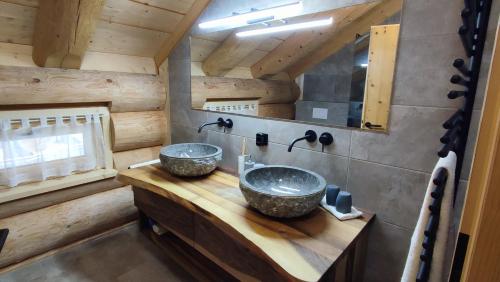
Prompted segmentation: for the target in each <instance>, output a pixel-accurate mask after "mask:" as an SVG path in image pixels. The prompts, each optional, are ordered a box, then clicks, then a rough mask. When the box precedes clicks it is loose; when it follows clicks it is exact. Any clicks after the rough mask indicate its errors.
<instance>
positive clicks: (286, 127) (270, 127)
mask: <svg viewBox="0 0 500 282" xmlns="http://www.w3.org/2000/svg"><path fill="white" fill-rule="evenodd" d="M218 117H223V118H224V119H226V118H230V119H232V120H233V122H234V126H233V128H232V129H230V130H228V131H227V132H228V133H230V134H234V135H240V136H245V137H250V138H255V134H257V133H258V132H264V133H268V134H269V141H270V142H274V143H278V144H283V145H288V144H290V142H291V141H292V140H293V139H295V138H298V137H302V136H304V134H305V132H306V131H307V130H309V129H311V130H314V131H315V132H316V134H317V135H318V137H319V136H320V135H321V134H322V133H323V132H329V133H331V134H332V135H333V139H334V143H333V144H332V145H330V146H327V147H325V153H329V154H335V155H340V156H349V144H350V138H351V130H348V129H340V128H331V127H324V126H317V125H309V124H301V123H291V122H289V121H280V120H269V119H261V118H254V117H246V116H237V115H228V114H222V113H213V112H209V113H208V118H207V120H208V121H216V120H217V118H218ZM292 125H293V126H292ZM211 129H215V130H217V131H223V129H222V128H215V127H211ZM295 146H296V147H298V148H303V149H308V150H314V151H321V144H320V143H319V142H315V143H312V144H309V143H307V142H306V141H301V142H298V143H296V145H295Z"/></svg>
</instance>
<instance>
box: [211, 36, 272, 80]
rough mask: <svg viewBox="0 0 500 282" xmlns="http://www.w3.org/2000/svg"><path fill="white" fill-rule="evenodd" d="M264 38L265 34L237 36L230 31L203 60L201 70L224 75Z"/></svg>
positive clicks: (213, 74)
mask: <svg viewBox="0 0 500 282" xmlns="http://www.w3.org/2000/svg"><path fill="white" fill-rule="evenodd" d="M264 39H266V37H265V36H258V37H255V38H239V37H237V36H236V33H232V34H231V35H229V36H228V37H227V38H226V39H225V40H224V42H222V43H221V44H220V45H219V47H217V48H216V49H215V50H214V51H213V52H212V53H210V55H208V57H207V58H206V59H205V60H204V61H203V64H202V69H203V72H204V73H205V74H206V75H207V76H224V75H225V74H226V73H228V72H229V71H230V70H232V69H233V68H234V67H236V66H237V65H238V64H239V63H241V61H243V59H245V58H246V57H247V56H248V55H250V53H252V52H253V51H255V50H256V49H257V48H258V47H259V45H260V44H261V43H262V42H263V41H264Z"/></svg>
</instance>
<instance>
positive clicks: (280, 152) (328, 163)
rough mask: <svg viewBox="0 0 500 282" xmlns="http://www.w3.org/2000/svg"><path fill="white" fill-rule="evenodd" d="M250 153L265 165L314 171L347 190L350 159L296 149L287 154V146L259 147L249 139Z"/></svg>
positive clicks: (270, 144) (270, 145) (253, 140)
mask: <svg viewBox="0 0 500 282" xmlns="http://www.w3.org/2000/svg"><path fill="white" fill-rule="evenodd" d="M247 144H249V146H248V153H249V154H251V155H252V156H253V157H254V158H255V160H257V161H258V162H261V163H264V164H282V165H291V166H297V167H301V168H304V169H308V170H312V171H314V172H317V173H318V174H320V175H321V176H323V177H324V178H325V179H326V181H327V182H328V183H332V184H335V185H338V186H340V187H342V188H344V189H345V187H346V185H347V168H348V158H347V157H340V156H336V155H330V154H325V153H321V152H315V151H310V150H305V149H301V148H294V149H293V150H292V152H290V153H289V152H287V147H288V146H286V145H281V144H276V143H269V146H266V147H257V146H256V145H255V139H248V142H247Z"/></svg>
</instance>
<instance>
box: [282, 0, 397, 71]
mask: <svg viewBox="0 0 500 282" xmlns="http://www.w3.org/2000/svg"><path fill="white" fill-rule="evenodd" d="M402 5H403V1H402V0H384V1H383V2H382V3H380V4H378V5H377V6H375V7H374V8H373V9H370V10H369V11H368V12H366V14H365V15H363V16H362V17H358V18H357V19H356V20H354V21H353V22H352V23H350V24H348V25H346V26H345V27H344V28H342V29H340V30H338V31H337V32H335V33H334V34H332V35H331V36H330V38H329V39H328V41H326V42H324V43H323V44H321V46H319V47H318V48H316V49H315V50H314V51H313V52H311V53H309V54H307V55H306V56H304V57H302V58H301V59H300V60H298V61H296V62H295V63H294V64H292V65H291V66H289V67H288V68H287V70H286V71H287V72H288V74H289V76H290V78H292V79H294V78H296V77H297V76H299V75H301V74H303V73H305V72H306V71H307V70H309V69H311V68H313V67H314V66H315V65H317V64H319V63H320V62H322V61H323V60H325V59H326V58H328V57H330V56H331V55H333V54H335V53H337V52H338V51H339V50H341V49H342V48H343V47H344V46H346V45H347V44H349V43H351V42H352V41H353V40H354V35H355V34H364V33H366V32H369V31H370V28H371V26H373V25H379V24H382V23H383V22H384V20H386V19H387V18H389V17H391V16H393V15H395V14H396V13H397V12H399V11H401V8H402Z"/></svg>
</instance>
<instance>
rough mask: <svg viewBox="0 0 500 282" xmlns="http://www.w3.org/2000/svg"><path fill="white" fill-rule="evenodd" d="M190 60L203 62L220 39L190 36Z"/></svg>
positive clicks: (215, 47) (218, 43)
mask: <svg viewBox="0 0 500 282" xmlns="http://www.w3.org/2000/svg"><path fill="white" fill-rule="evenodd" d="M190 43H191V44H190V49H191V62H203V61H204V60H205V59H206V58H208V56H209V55H210V54H211V53H212V52H213V51H214V50H215V49H217V47H218V46H219V45H220V44H221V42H220V41H216V40H212V39H206V38H201V37H196V36H191V38H190Z"/></svg>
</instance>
